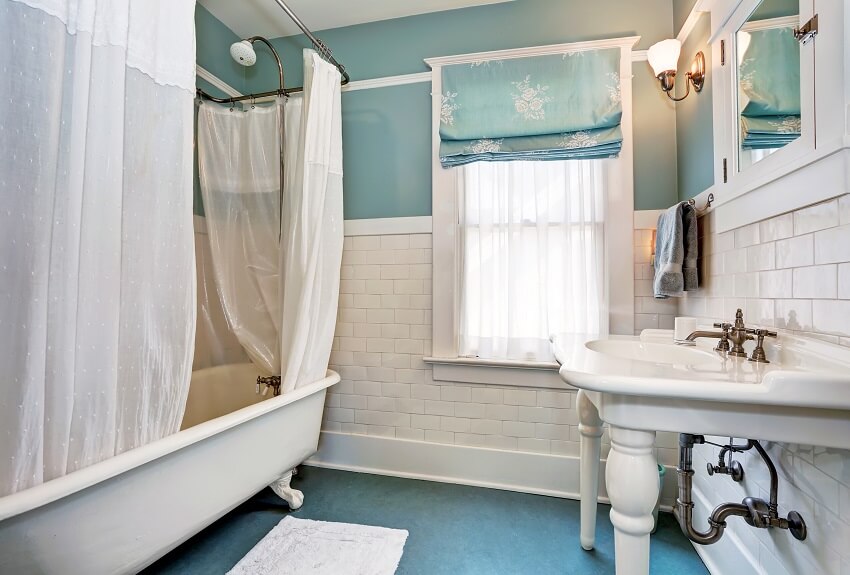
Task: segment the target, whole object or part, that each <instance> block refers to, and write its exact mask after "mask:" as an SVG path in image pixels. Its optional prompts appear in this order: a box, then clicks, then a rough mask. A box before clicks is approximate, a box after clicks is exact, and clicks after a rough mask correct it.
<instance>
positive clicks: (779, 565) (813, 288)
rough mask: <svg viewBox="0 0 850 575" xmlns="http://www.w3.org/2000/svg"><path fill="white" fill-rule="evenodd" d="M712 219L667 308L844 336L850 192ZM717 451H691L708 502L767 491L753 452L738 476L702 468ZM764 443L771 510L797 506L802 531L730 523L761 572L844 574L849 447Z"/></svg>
mask: <svg viewBox="0 0 850 575" xmlns="http://www.w3.org/2000/svg"><path fill="white" fill-rule="evenodd" d="M712 227H713V214H709V215H707V216H706V217H703V218H700V243H701V249H702V254H701V255H702V259H701V263H700V284H701V287H700V290H699V291H697V292H691V293H689V294H687V296H686V297H684V298H682V299H681V300H679V309H678V312H674V313H678V314H679V315H692V316H696V317H697V318H699V321H700V324H710V323H712V322H714V321H719V320H726V321H728V320H730V319H732V318H733V317H734V313H735V310H736V309H737V308H741V309H742V310H743V311H744V318H745V320H746V322H747V324H752V325H758V326H764V327H771V328H776V329H777V330H778V331H779V332H780V334H781V333H783V332H793V333H799V334H802V335H806V336H813V337H818V338H820V339H825V340H827V341H830V342H832V343H836V344H841V345H850V195H845V196H842V197H840V198H838V199H834V200H831V201H828V202H824V203H821V204H817V205H815V206H811V207H808V208H805V209H802V210H798V211H796V212H794V213H792V214H785V215H782V216H778V217H775V218H772V219H769V220H766V221H763V222H760V223H758V224H753V225H750V226H746V227H744V228H740V229H737V230H734V231H731V232H726V233H723V234H717V233H713V231H712ZM641 241H643V239H641ZM636 243H637V240H636ZM715 439H717V440H720V441H722V440H723V438H715ZM754 439H758V438H754ZM726 441H728V440H726ZM716 451H717V449H716V448H714V447H710V446H698V447H697V449H696V450H695V452H696V453H695V457H694V464H695V465H694V467H695V469H697V470H698V471H697V474H696V477H695V486H696V487H697V488H698V489H699V490H700V492H701V493H703V494H704V495H705V496H706V497H707V498H708V500H709V501H710V502H711V505H717V504H719V503H721V502H723V501H740V500H741V499H742V498H743V497H745V496H747V495H755V496H759V497H763V498H767V496H768V493H769V488H770V484H769V481H768V478H767V473H766V470H765V467H764V465H763V464H762V463H761V461H760V459H759V458H758V457H757V456H755V455H753V454H746V455H743V456H741V457H740V459H741V461H742V462H743V463H744V467H745V469H746V475H745V479H744V481H743V482H742V483H741V484H736V483H734V482H732V481H730V480H729V479H728V478H726V477H713V478H710V477H708V476H707V475H706V474H705V473H702V472H701V470H702V469H704V467H705V463H706V462H707V461H712V462H713V463H716V458H717V453H716ZM769 451H770V454H771V456H772V458H773V461H774V463H775V464H776V466H777V468H778V471H779V475H780V487H779V506H780V513H781V514H782V515H786V514H787V513H788V511H790V510H792V509H794V510H797V511H799V512H800V513H802V514H803V517H804V519H805V520H806V523H807V525H808V527H809V538H808V539H807V540H806V541H805V542H798V541H796V540H795V539H793V538H792V537H791V535H790V534H788V533H787V532H784V531H778V530H772V531H765V530H758V529H753V528H751V527H749V526H747V525H745V524H743V523H742V522H740V521H734V520H732V521H729V527H728V528H729V530H731V531H732V532H733V533H734V534H735V535H737V536H738V537H739V538H740V540H741V541H742V542H743V544H744V545H745V546H746V547H747V548H748V549H750V550H751V551H752V552H753V556H754V557H755V558H756V560H757V561H759V563H760V566H761V568H762V569H763V570H764V572H765V573H770V574H771V575H773V574H785V573H787V574H789V575H794V574H797V573H825V574H829V575H848V574H850V451H844V450H837V449H827V448H822V447H811V446H803V445H794V444H779V443H773V444H770V450H769Z"/></svg>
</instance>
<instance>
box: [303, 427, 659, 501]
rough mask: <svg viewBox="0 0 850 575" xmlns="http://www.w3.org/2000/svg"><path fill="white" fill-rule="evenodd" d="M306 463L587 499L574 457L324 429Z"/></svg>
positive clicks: (604, 496) (601, 476) (601, 483)
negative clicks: (581, 492)
mask: <svg viewBox="0 0 850 575" xmlns="http://www.w3.org/2000/svg"><path fill="white" fill-rule="evenodd" d="M605 463H606V460H605V459H603V460H602V461H601V462H600V466H599V502H600V503H605V504H608V503H609V500H608V494H607V492H606V490H605ZM304 465H310V466H313V467H324V468H327V469H340V470H343V471H354V472H357V473H371V474H374V475H388V476H391V477H404V478H408V479H422V480H425V481H436V482H439V483H454V484H457V485H471V486H473V487H486V488H490V489H501V490H504V491H516V492H519V493H531V494H534V495H547V496H550V497H561V498H564V499H575V500H579V499H581V496H580V490H579V458H578V457H577V456H569V455H549V454H543V453H528V452H524V451H504V450H500V449H487V448H484V447H467V446H464V445H448V444H444V443H428V442H424V441H410V440H405V439H395V438H389V437H376V436H371V435H353V434H347V433H338V432H334V431H323V432H322V435H321V439H320V440H319V451H318V453H316V454H315V455H314V456H313V457H311V458H310V459H308V460H307V461H305V462H304ZM675 476H676V474H675V468H673V467H670V466H667V474H666V481H665V485H666V488H665V490H664V491H665V492H670V491H671V490H672V488H673V487H674V484H675V481H676V479H675ZM672 500H673V499H665V500H664V502H663V503H662V505H661V510H662V511H665V512H671V511H672V506H671V505H670V504H669V503H667V502H668V501H672Z"/></svg>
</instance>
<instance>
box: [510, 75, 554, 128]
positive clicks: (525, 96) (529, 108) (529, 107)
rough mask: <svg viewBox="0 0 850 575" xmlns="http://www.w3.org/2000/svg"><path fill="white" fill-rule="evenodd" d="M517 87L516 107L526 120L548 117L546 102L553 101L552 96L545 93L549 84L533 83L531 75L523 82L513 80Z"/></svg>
mask: <svg viewBox="0 0 850 575" xmlns="http://www.w3.org/2000/svg"><path fill="white" fill-rule="evenodd" d="M511 84H513V86H514V87H515V88H516V92H514V93H513V99H514V107H515V108H516V111H517V113H518V114H519V115H520V116H522V118H523V119H524V120H542V119H544V118H545V117H546V108H545V107H544V105H545V104H547V103H548V102H551V101H552V97H551V96H548V95H546V94H545V92H546V91H547V90H549V86H541V85H540V84H537V85H535V86H532V85H531V76H530V75H528V76H526V77H525V80H523V81H522V82H511Z"/></svg>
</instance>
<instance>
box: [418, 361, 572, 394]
mask: <svg viewBox="0 0 850 575" xmlns="http://www.w3.org/2000/svg"><path fill="white" fill-rule="evenodd" d="M424 361H425V363H427V364H430V365H431V366H432V367H433V372H434V373H433V377H434V381H448V382H460V383H479V384H486V385H507V386H512V387H532V388H540V389H565V388H566V389H572V386H570V385H569V384H567V383H566V382H565V381H564V380H563V379H561V377H560V376H559V375H558V369H559V367H560V366H559V365H558V364H557V363H549V362H530V361H509V360H495V359H479V358H474V357H426V358H425V359H424Z"/></svg>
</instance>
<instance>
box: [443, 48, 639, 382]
mask: <svg viewBox="0 0 850 575" xmlns="http://www.w3.org/2000/svg"><path fill="white" fill-rule="evenodd" d="M635 41H636V38H621V39H615V40H610V41H599V42H589V43H577V44H564V45H560V46H548V47H539V48H533V49H531V48H530V49H523V50H515V51H505V52H498V53H488V54H472V55H467V56H457V57H447V58H435V59H431V60H428V61H427V62H428V64H429V65H430V66H431V67H432V69H433V74H432V90H433V106H432V118H433V138H434V142H433V166H434V167H433V171H432V174H433V205H432V207H433V212H432V224H433V225H432V227H433V247H434V269H433V278H434V279H433V294H434V295H433V297H434V301H433V357H432V358H428V361H431V362H433V363H435V364H439V365H444V366H446V370H449V369H454V370H455V371H453V372H452V373H451V374H449V373H448V372H446V377H447V378H449V377H450V379H449V380H451V381H458V380H459V379H456V378H457V377H458V374H459V373H460V372H459V371H458V370H461V371H462V370H468V369H476V367H475V366H476V365H477V364H481V365H482V366H489V367H488V369H490V371H488V372H487V373H488V374H489V375H481V374H483V373H484V371H487V370H484V371H482V372H475V374H472V372H464V373H470V374H472V375H469V377H470V378H471V379H468V380H464V381H475V382H480V383H503V382H508V379H510V382H511V383H516V384H519V385H522V384H523V383H522V381H521V380H522V379H523V378H519V377H517V372H514V375H512V376H510V378H508V377H507V376H504V375H501V374H499V373H497V372H498V370H496V371H493V370H492V369H491V368H492V367H493V366H506V367H514V368H527V369H541V368H544V369H550V368H553V367H554V366H555V364H554V360H555V358H554V357H553V355H552V352H551V346H550V336H552V335H553V334H556V333H575V334H587V335H588V336H589V337H593V336H594V334H596V335H605V334H607V333H628V334H631V333H632V331H633V322H634V319H633V318H634V265H633V247H632V240H633V232H632V228H633V206H634V200H633V181H632V180H633V174H632V169H633V168H632V142H631V82H630V81H629V80H628V79H630V78H631V47H632V45H633V44H634V42H635ZM612 48H616V49H617V50H614V51H613V56H612V52H611V49H612ZM593 51H597V52H596V53H595V54H593V55H591V53H592V52H593ZM585 52H586V53H585ZM537 56H542V58H540V59H538V60H534V61H532V60H533V58H534V57H537ZM553 56H554V57H553ZM513 58H516V59H526V60H525V61H522V62H517V61H514V60H512V59H513ZM594 58H596V59H595V60H594ZM615 58H616V59H615ZM612 62H613V64H612ZM449 66H452V67H453V69H452V70H444V69H443V68H444V67H449ZM517 69H521V73H518V72H517ZM526 69H527V70H530V72H526V71H525V70H526ZM553 70H554V72H552V71H553ZM600 70H601V71H600ZM561 71H563V72H561ZM547 74H548V76H546V75H547ZM559 74H563V75H559ZM570 74H573V77H570V78H566V79H565V76H569V75H570ZM576 74H579V75H583V76H581V77H582V78H585V77H588V78H589V82H578V81H575V79H576V76H575V75H576ZM504 78H507V79H508V80H511V78H513V80H511V81H507V82H506V81H503V79H504ZM620 78H625V79H627V80H626V81H622V82H621V81H620ZM478 79H480V81H481V82H482V84H481V86H476V85H475V82H477V81H478ZM567 80H568V81H567ZM508 84H511V85H513V86H514V87H516V89H513V91H512V92H511V91H510V90H512V88H510V87H508ZM590 84H593V86H591V87H588V86H589V85H590ZM476 88H481V89H479V90H477V91H476ZM585 88H587V90H586V92H584V93H582V94H576V95H575V97H573V96H572V95H570V94H566V93H567V91H569V90H580V89H581V90H584V89H585ZM593 90H595V92H594V95H593V97H592V98H590V99H588V97H587V93H588V92H591V91H593ZM565 94H566V96H565ZM582 98H583V99H582ZM588 101H589V102H590V103H589V104H588ZM621 102H622V107H621ZM597 103H598V105H597ZM473 108H474V109H473ZM582 111H585V112H586V113H585V114H584V115H582V113H581V112H582ZM606 115H607V116H606ZM558 116H560V118H562V121H563V123H564V124H565V125H566V126H567V129H564V130H563V131H561V132H558V133H555V131H554V130H553V128H552V126H555V125H556V124H557V122H558V121H561V120H560V119H559V117H558ZM586 118H592V119H599V118H608V120H605V121H600V122H599V123H598V125H596V126H594V127H592V128H590V129H587V130H585V129H584V128H580V129H575V130H571V129H569V126H575V125H576V124H579V123H580V122H581V121H582V120H583V119H586ZM606 121H608V122H609V123H605V122H606ZM464 122H466V123H464ZM470 124H477V125H479V126H483V128H484V129H485V130H494V131H498V130H501V131H502V132H504V133H503V134H500V135H498V136H492V137H491V136H488V135H487V134H486V133H485V134H481V135H476V133H475V129H476V128H475V127H474V126H473V127H472V128H471V129H467V128H468V126H469V125H470ZM544 124H545V127H543V128H542V129H541V130H542V131H541V132H540V133H534V132H533V130H534V129H535V128H534V126H538V125H539V126H542V125H544ZM528 126H531V128H528ZM528 129H530V130H532V131H531V132H528ZM557 129H560V128H557ZM512 130H516V132H517V133H509V132H511V131H512ZM523 130H526V131H525V132H523ZM449 366H462V367H454V368H451V367H449ZM481 369H483V367H482V368H481ZM497 375H498V377H496V376H497ZM491 376H492V377H494V378H495V379H494V380H493V381H491V380H489V379H488V378H489V377H491ZM434 377H435V379H441V377H440V374H439V370H438V369H437V367H436V365H435V369H434ZM531 379H534V378H533V377H532V378H531ZM535 381H538V380H535ZM542 384H543V385H546V384H545V382H543V383H542ZM527 385H536V384H531V383H528V384H527Z"/></svg>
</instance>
